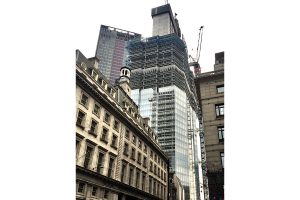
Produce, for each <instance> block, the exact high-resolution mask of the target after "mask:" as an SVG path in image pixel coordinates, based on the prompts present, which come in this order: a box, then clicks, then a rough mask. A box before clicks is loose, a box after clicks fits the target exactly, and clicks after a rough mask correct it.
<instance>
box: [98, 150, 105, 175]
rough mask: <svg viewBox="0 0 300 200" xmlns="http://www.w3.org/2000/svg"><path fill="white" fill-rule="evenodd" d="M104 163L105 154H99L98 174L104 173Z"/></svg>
mask: <svg viewBox="0 0 300 200" xmlns="http://www.w3.org/2000/svg"><path fill="white" fill-rule="evenodd" d="M103 161H104V153H103V152H99V155H98V163H97V172H98V173H100V174H102V173H103Z"/></svg>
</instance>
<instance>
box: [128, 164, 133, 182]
mask: <svg viewBox="0 0 300 200" xmlns="http://www.w3.org/2000/svg"><path fill="white" fill-rule="evenodd" d="M132 176H133V169H132V168H130V169H129V183H128V185H131V184H132V180H133V177H132Z"/></svg>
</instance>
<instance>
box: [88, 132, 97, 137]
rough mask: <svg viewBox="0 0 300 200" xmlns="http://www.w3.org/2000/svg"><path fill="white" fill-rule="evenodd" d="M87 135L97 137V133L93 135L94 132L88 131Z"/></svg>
mask: <svg viewBox="0 0 300 200" xmlns="http://www.w3.org/2000/svg"><path fill="white" fill-rule="evenodd" d="M89 134H91V135H93V136H95V137H97V133H95V132H93V131H89Z"/></svg>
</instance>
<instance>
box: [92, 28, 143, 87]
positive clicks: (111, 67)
mask: <svg viewBox="0 0 300 200" xmlns="http://www.w3.org/2000/svg"><path fill="white" fill-rule="evenodd" d="M140 37H141V35H140V34H137V33H133V32H130V31H125V30H122V29H118V28H114V27H110V26H105V25H101V28H100V33H99V38H98V44H97V49H96V57H97V58H98V59H99V60H100V63H99V64H100V71H101V73H102V74H104V75H105V76H106V77H107V78H108V79H109V80H110V82H111V83H115V80H116V79H117V78H119V75H120V69H121V67H123V66H124V65H125V60H126V58H127V55H128V53H127V50H126V48H125V47H126V45H127V43H128V41H129V40H131V39H133V38H140Z"/></svg>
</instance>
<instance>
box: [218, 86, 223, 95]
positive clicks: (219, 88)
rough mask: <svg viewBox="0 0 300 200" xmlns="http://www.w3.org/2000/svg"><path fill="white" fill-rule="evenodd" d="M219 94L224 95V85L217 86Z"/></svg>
mask: <svg viewBox="0 0 300 200" xmlns="http://www.w3.org/2000/svg"><path fill="white" fill-rule="evenodd" d="M217 93H224V85H217Z"/></svg>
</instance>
